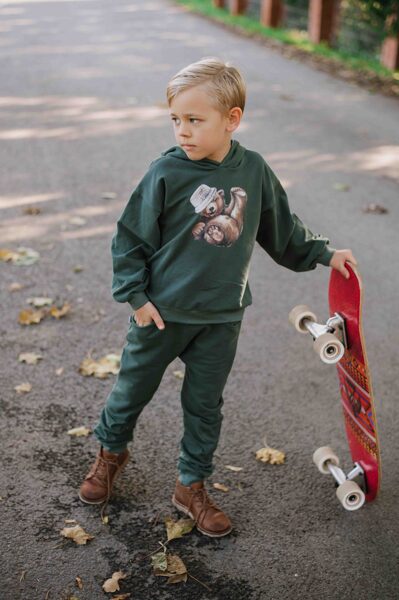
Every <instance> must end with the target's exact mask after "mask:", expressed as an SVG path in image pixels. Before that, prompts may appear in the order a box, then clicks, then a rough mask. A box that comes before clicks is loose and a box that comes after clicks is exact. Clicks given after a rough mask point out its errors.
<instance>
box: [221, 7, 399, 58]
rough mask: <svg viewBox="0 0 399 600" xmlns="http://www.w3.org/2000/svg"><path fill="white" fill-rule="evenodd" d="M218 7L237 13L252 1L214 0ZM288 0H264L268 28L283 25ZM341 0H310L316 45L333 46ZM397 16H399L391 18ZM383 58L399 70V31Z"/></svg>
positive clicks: (262, 17)
mask: <svg viewBox="0 0 399 600" xmlns="http://www.w3.org/2000/svg"><path fill="white" fill-rule="evenodd" d="M213 4H214V6H216V7H218V8H227V9H228V10H229V11H230V12H231V13H232V14H233V15H241V14H245V13H246V12H247V8H248V4H249V1H248V0H213ZM285 8H286V7H285V3H284V0H260V13H259V18H260V21H261V23H262V24H263V25H266V26H267V27H282V26H283V23H284V15H285ZM339 16H340V0H309V8H308V18H307V29H308V34H309V39H310V41H312V42H313V43H315V44H319V43H320V42H325V43H326V44H328V45H332V43H333V40H334V38H335V37H336V35H337V33H338V30H339V22H340V19H339ZM391 18H395V17H391ZM380 61H381V63H382V64H383V65H384V66H386V67H387V68H388V69H393V70H395V69H399V34H397V35H395V36H393V35H387V36H386V37H385V39H384V41H383V43H382V47H381V52H380Z"/></svg>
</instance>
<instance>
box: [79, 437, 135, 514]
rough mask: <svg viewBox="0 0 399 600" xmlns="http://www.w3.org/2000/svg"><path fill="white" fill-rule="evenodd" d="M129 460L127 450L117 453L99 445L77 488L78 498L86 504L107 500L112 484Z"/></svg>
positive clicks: (100, 502)
mask: <svg viewBox="0 0 399 600" xmlns="http://www.w3.org/2000/svg"><path fill="white" fill-rule="evenodd" d="M128 460H129V451H128V450H125V451H124V452H121V453H119V454H114V453H113V452H108V450H105V448H103V447H102V446H101V448H100V450H99V452H98V454H97V456H96V460H95V462H94V464H93V465H92V467H91V469H90V471H89V473H88V474H87V475H86V478H85V480H84V482H83V483H82V485H81V486H80V489H79V498H80V499H81V500H82V502H86V504H102V502H105V501H106V500H109V498H110V496H111V491H112V486H113V484H114V482H115V479H116V478H117V477H118V475H119V474H120V472H121V471H122V469H123V467H124V466H125V464H126V463H127V462H128Z"/></svg>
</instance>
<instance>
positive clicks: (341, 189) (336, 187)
mask: <svg viewBox="0 0 399 600" xmlns="http://www.w3.org/2000/svg"><path fill="white" fill-rule="evenodd" d="M350 189H351V188H350V185H348V184H347V183H334V190H338V191H339V192H348V191H349V190H350Z"/></svg>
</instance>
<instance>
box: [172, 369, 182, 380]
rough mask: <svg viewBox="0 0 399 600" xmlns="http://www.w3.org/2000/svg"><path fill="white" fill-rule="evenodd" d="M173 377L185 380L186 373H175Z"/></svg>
mask: <svg viewBox="0 0 399 600" xmlns="http://www.w3.org/2000/svg"><path fill="white" fill-rule="evenodd" d="M173 375H174V376H175V377H176V378H177V379H184V373H183V371H173Z"/></svg>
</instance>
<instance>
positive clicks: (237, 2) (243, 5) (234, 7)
mask: <svg viewBox="0 0 399 600" xmlns="http://www.w3.org/2000/svg"><path fill="white" fill-rule="evenodd" d="M229 4H230V12H231V14H232V15H243V14H244V13H245V12H246V10H247V6H248V0H230V2H229Z"/></svg>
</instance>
